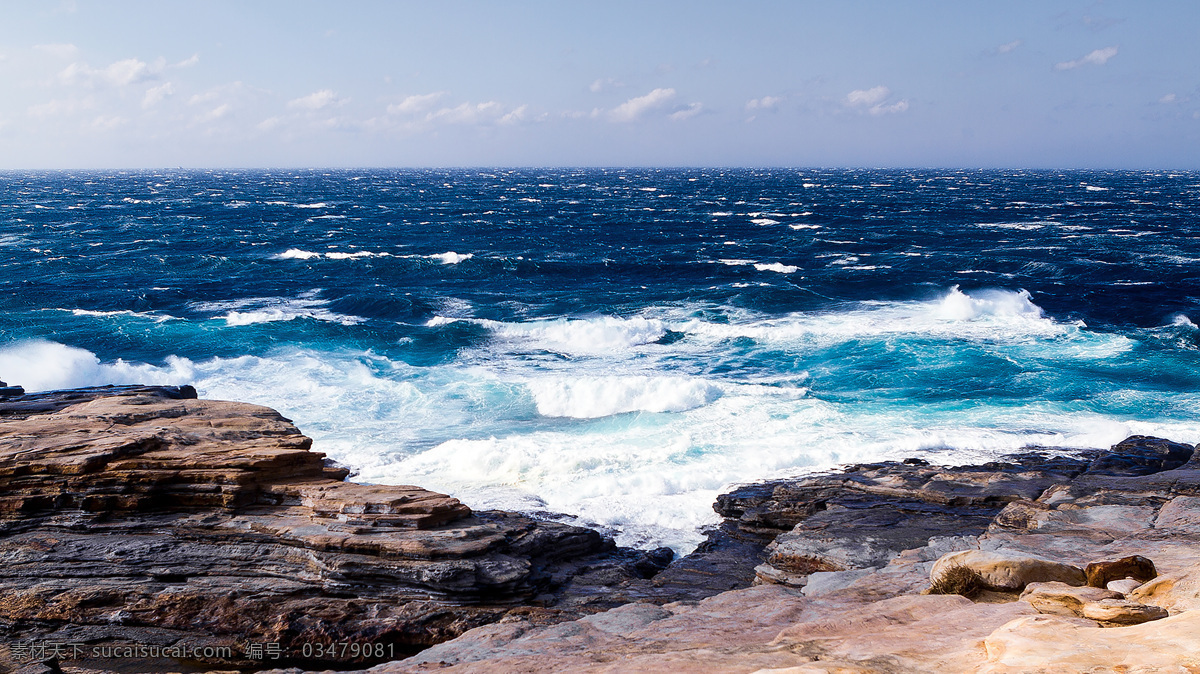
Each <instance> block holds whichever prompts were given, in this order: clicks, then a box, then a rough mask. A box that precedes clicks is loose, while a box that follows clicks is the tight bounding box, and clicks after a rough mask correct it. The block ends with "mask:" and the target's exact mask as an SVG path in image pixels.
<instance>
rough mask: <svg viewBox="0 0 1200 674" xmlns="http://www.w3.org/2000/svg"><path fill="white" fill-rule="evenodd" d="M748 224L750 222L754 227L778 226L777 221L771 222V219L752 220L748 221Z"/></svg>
mask: <svg viewBox="0 0 1200 674" xmlns="http://www.w3.org/2000/svg"><path fill="white" fill-rule="evenodd" d="M750 222H752V223H754V224H756V225H778V224H779V221H778V220H772V219H771V218H754V219H752V220H750Z"/></svg>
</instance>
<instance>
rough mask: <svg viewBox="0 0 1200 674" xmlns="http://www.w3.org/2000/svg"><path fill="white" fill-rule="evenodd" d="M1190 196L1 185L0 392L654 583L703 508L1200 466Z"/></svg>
mask: <svg viewBox="0 0 1200 674" xmlns="http://www.w3.org/2000/svg"><path fill="white" fill-rule="evenodd" d="M1198 234H1200V174H1197V173H1188V172H1183V173H1171V172H1082V171H1076V172H1061V171H1045V172H1041V171H948V170H905V171H868V170H784V169H777V170H721V169H674V170H650V169H607V170H605V169H588V170H564V169H541V170H537V169H527V170H337V171H331V170H301V171H288V170H276V171H234V170H228V171H182V170H181V171H146V172H136V171H105V172H46V173H27V172H7V173H0V260H3V262H2V264H3V268H2V272H3V273H2V274H0V285H2V288H3V292H2V293H0V303H2V305H0V379H4V380H6V381H8V382H10V383H15V384H20V385H23V386H25V387H26V388H27V389H29V390H45V389H53V388H63V387H69V386H79V385H91V384H102V383H133V382H144V383H173V384H178V383H192V384H194V385H195V386H196V387H197V389H199V391H200V393H201V395H202V396H206V397H213V398H226V399H235V400H244V401H249V402H256V403H261V404H265V405H269V406H271V407H274V408H276V409H279V410H280V411H282V412H283V413H284V414H285V415H286V416H288V417H290V418H292V419H293V420H295V421H296V422H297V424H298V425H299V426H300V428H301V429H302V430H303V431H304V432H306V433H307V434H309V435H311V436H312V437H313V438H314V439H315V441H316V448H317V449H319V450H321V451H325V452H327V453H328V454H329V455H330V456H331V457H333V458H334V459H336V460H338V461H340V462H342V463H343V464H346V465H347V466H349V467H351V468H352V469H354V471H355V476H354V477H353V479H356V480H360V481H367V482H383V483H415V484H420V485H422V486H425V487H428V488H432V489H438V490H442V491H446V492H449V493H451V494H454V495H456V496H458V497H460V498H461V499H462V500H464V501H465V502H466V503H468V504H469V505H472V506H474V507H503V508H510V509H519V510H524V511H532V512H536V511H553V512H558V513H564V514H566V515H568V516H571V517H573V518H576V521H580V522H587V523H593V524H597V525H600V526H603V527H608V528H610V529H612V530H613V531H614V532H617V533H618V534H619V538H618V540H620V541H621V542H623V543H626V544H634V545H644V546H649V545H658V544H669V545H672V546H674V547H676V548H677V549H679V550H686V549H688V548H690V547H691V546H693V545H694V544H695V543H696V542H698V541H699V540H700V535H699V533H698V532H699V530H700V529H701V528H702V527H703V526H705V525H708V524H711V523H713V522H714V521H715V520H716V515H715V514H714V513H713V512H712V510H711V504H712V501H713V498H714V497H715V495H716V494H718V493H719V492H720V491H721V490H723V489H725V488H727V487H728V486H730V485H731V484H734V483H738V482H744V481H751V480H757V479H763V478H769V477H776V476H781V475H794V474H798V473H802V472H804V471H808V470H814V469H821V468H827V467H830V466H833V465H836V464H839V463H845V462H855V461H864V460H873V459H882V458H899V457H905V456H913V455H923V456H927V457H928V456H937V457H938V458H939V460H975V459H979V458H988V457H992V456H995V455H996V454H999V453H1003V452H1006V451H1011V450H1014V449H1018V448H1021V447H1025V446H1029V445H1040V446H1047V447H1061V448H1084V447H1102V446H1107V445H1109V444H1111V443H1113V442H1116V441H1118V440H1120V439H1121V438H1123V437H1125V436H1126V435H1128V434H1131V433H1149V434H1157V435H1164V436H1168V437H1171V438H1173V439H1176V440H1181V441H1187V442H1198V441H1200V417H1198V412H1200V367H1198V365H1200V350H1198V345H1200V341H1198V333H1197V328H1196V325H1195V324H1194V323H1193V322H1192V319H1193V318H1195V319H1197V320H1200V274H1198V272H1197V269H1198V267H1197V263H1198V262H1200V243H1198V240H1197V238H1196V237H1197V235H1198Z"/></svg>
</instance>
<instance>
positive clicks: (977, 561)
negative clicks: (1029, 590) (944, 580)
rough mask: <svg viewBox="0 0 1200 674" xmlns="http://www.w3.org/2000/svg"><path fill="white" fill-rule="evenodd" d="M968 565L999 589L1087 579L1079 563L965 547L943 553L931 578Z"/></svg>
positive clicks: (1072, 582)
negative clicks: (1073, 564)
mask: <svg viewBox="0 0 1200 674" xmlns="http://www.w3.org/2000/svg"><path fill="white" fill-rule="evenodd" d="M954 566H965V567H967V568H969V569H971V570H973V571H975V572H976V573H978V574H979V576H980V577H981V578H982V579H983V582H984V583H986V584H987V585H988V587H991V588H993V589H996V590H1021V589H1024V588H1025V586H1026V585H1028V584H1029V583H1046V582H1052V581H1058V582H1061V583H1065V584H1067V585H1083V584H1084V583H1085V582H1086V581H1087V578H1086V576H1085V575H1084V573H1083V570H1082V569H1080V568H1079V567H1077V566H1072V565H1070V564H1063V563H1062V562H1055V561H1053V560H1049V559H1044V558H1042V557H1036V556H1033V555H1027V554H1019V553H1013V552H1005V551H985V550H962V551H959V552H952V553H950V554H948V555H945V556H943V557H942V558H941V559H939V560H938V561H937V562H935V563H934V565H933V568H932V569H931V570H930V571H929V578H930V580H931V581H934V582H936V581H937V580H938V579H939V578H941V576H942V574H943V573H945V571H946V570H947V569H949V568H951V567H954Z"/></svg>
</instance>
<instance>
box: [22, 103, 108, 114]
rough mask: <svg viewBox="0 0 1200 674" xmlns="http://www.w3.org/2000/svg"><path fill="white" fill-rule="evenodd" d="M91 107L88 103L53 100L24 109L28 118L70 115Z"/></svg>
mask: <svg viewBox="0 0 1200 674" xmlns="http://www.w3.org/2000/svg"><path fill="white" fill-rule="evenodd" d="M90 107H92V106H91V105H90V103H88V102H80V101H76V100H53V101H47V102H45V103H39V104H37V105H31V106H29V108H27V109H26V112H27V113H28V114H29V116H30V117H56V116H58V115H70V114H73V113H74V112H75V111H77V110H83V109H87V108H90Z"/></svg>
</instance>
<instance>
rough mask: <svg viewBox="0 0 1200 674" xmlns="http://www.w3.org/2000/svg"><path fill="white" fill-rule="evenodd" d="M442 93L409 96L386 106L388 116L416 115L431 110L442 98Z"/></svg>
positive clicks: (444, 93) (443, 93) (443, 94)
mask: <svg viewBox="0 0 1200 674" xmlns="http://www.w3.org/2000/svg"><path fill="white" fill-rule="evenodd" d="M445 95H446V92H444V91H435V92H433V93H432V94H416V95H415V96H409V97H408V98H405V99H404V100H403V101H400V102H399V103H394V104H392V105H389V106H387V111H388V114H389V115H416V114H420V113H423V112H425V111H426V110H429V109H431V108H433V106H434V104H436V103H437V102H438V101H439V100H441V98H442V97H443V96H445Z"/></svg>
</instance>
